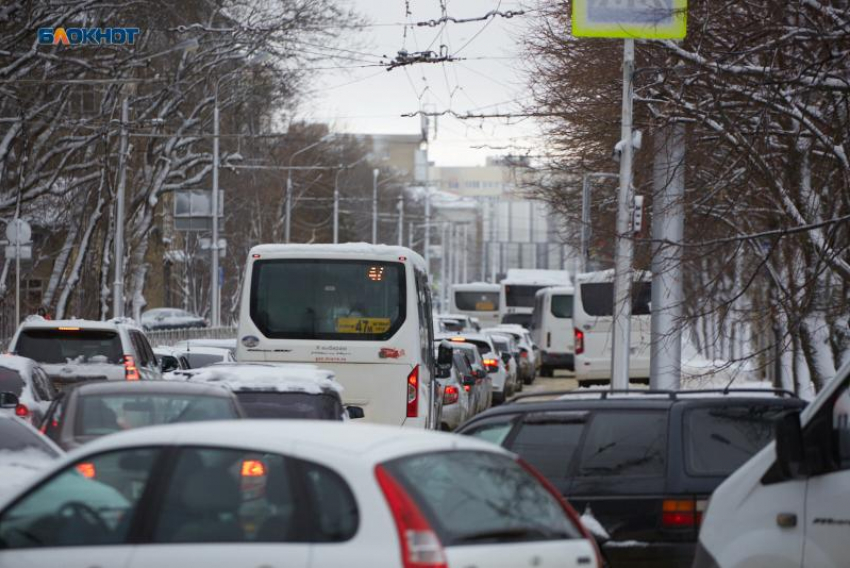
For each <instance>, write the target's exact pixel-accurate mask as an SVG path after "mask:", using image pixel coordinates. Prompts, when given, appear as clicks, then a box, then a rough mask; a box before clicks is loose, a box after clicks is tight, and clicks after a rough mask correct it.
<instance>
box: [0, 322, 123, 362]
mask: <svg viewBox="0 0 850 568" xmlns="http://www.w3.org/2000/svg"><path fill="white" fill-rule="evenodd" d="M15 353H16V354H17V355H20V356H22V357H29V358H30V359H34V360H35V361H38V362H39V363H45V364H63V363H111V364H120V363H121V359H122V357H123V355H124V351H123V349H122V348H121V338H120V337H118V334H117V333H116V332H114V331H109V330H96V329H80V330H71V331H64V330H59V329H26V330H24V331H22V332H21V335H20V336H19V337H18V342H17V345H16V346H15Z"/></svg>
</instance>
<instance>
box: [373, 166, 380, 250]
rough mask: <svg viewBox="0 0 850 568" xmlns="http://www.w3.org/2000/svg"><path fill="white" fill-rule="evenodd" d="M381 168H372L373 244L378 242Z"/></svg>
mask: <svg viewBox="0 0 850 568" xmlns="http://www.w3.org/2000/svg"><path fill="white" fill-rule="evenodd" d="M380 173H381V170H379V169H378V168H375V169H374V170H372V244H373V245H376V244H378V174H380Z"/></svg>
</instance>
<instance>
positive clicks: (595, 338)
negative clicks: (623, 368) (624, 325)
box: [573, 270, 652, 384]
mask: <svg viewBox="0 0 850 568" xmlns="http://www.w3.org/2000/svg"><path fill="white" fill-rule="evenodd" d="M651 299H652V281H651V275H650V274H648V273H646V272H638V271H636V272H635V274H634V279H633V284H632V317H631V318H630V328H631V344H630V352H629V379H632V380H633V379H638V380H639V381H640V382H648V381H649V351H650V348H649V346H650V343H649V342H650V317H651V316H650V301H651ZM573 325H574V326H575V337H574V341H575V372H576V379H577V380H578V382H579V384H585V383H607V382H610V380H611V345H612V338H613V329H614V271H613V270H603V271H601V272H588V273H586V274H579V275H578V276H576V286H575V296H574V301H573Z"/></svg>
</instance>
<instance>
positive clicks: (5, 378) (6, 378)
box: [0, 367, 24, 397]
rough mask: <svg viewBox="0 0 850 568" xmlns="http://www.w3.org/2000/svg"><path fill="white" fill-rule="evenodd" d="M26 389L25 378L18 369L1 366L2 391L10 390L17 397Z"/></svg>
mask: <svg viewBox="0 0 850 568" xmlns="http://www.w3.org/2000/svg"><path fill="white" fill-rule="evenodd" d="M23 391H24V380H23V379H22V378H21V376H20V375H19V374H18V372H17V371H13V370H12V369H6V368H4V367H0V392H10V393H12V394H14V395H15V396H17V397H20V396H21V393H22V392H23Z"/></svg>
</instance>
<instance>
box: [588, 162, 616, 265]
mask: <svg viewBox="0 0 850 568" xmlns="http://www.w3.org/2000/svg"><path fill="white" fill-rule="evenodd" d="M592 177H598V178H605V179H608V178H610V179H617V178H619V177H620V176H619V175H618V174H609V173H605V172H589V173H586V174H584V175H583V176H582V179H581V247H580V249H581V250H580V251H579V254H580V255H581V259H580V262H581V271H582V272H587V261H588V258H589V257H590V252H589V248H590V236H591V231H590V206H591V198H590V196H591V188H592V186H591V185H590V178H592Z"/></svg>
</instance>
